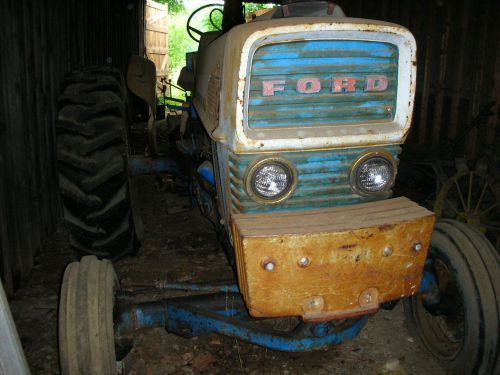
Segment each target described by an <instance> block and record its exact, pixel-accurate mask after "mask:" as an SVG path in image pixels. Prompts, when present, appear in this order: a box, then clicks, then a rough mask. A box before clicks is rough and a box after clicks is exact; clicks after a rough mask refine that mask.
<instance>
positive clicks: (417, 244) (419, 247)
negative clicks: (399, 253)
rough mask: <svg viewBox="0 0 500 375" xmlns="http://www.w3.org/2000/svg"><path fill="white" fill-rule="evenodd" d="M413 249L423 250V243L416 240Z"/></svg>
mask: <svg viewBox="0 0 500 375" xmlns="http://www.w3.org/2000/svg"><path fill="white" fill-rule="evenodd" d="M413 250H414V251H417V252H419V251H420V250H422V244H421V243H420V242H415V243H414V244H413Z"/></svg>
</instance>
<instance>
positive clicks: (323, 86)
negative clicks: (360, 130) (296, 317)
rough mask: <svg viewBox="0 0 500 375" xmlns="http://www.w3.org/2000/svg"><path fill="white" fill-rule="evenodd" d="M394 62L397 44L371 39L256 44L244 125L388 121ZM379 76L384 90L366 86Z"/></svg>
mask: <svg viewBox="0 0 500 375" xmlns="http://www.w3.org/2000/svg"><path fill="white" fill-rule="evenodd" d="M397 62H398V50H397V47H396V46H394V45H392V44H389V43H382V42H374V41H369V42H368V41H354V40H319V41H302V42H289V43H278V44H271V45H266V46H263V47H260V48H259V49H257V51H256V52H255V54H254V57H253V60H252V68H251V78H250V82H251V87H250V95H249V97H250V103H249V108H248V116H249V126H250V127H251V128H255V129H259V128H270V127H271V128H278V127H293V126H318V125H334V124H347V123H359V122H368V121H384V122H385V121H392V120H393V118H394V112H395V107H396V90H397ZM380 77H382V78H383V79H384V87H383V90H381V89H380V88H382V87H379V88H377V87H371V88H370V87H367V82H368V80H373V83H374V84H375V83H379V82H380ZM385 80H387V81H385ZM374 84H373V85H372V86H374ZM385 84H387V86H385ZM266 85H268V86H269V89H270V90H268V92H266V90H265V86H266ZM336 86H338V87H336ZM351 90H353V91H352V92H351Z"/></svg>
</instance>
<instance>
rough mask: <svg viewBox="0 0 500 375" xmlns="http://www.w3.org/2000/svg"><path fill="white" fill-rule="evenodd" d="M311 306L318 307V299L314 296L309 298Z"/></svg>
mask: <svg viewBox="0 0 500 375" xmlns="http://www.w3.org/2000/svg"><path fill="white" fill-rule="evenodd" d="M311 306H312V307H318V306H319V301H318V300H317V299H316V298H315V299H312V300H311Z"/></svg>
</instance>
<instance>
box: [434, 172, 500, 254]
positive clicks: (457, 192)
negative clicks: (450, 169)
mask: <svg viewBox="0 0 500 375" xmlns="http://www.w3.org/2000/svg"><path fill="white" fill-rule="evenodd" d="M434 212H435V214H436V217H437V218H438V219H439V218H447V219H454V220H457V221H459V222H462V223H466V224H469V225H472V226H474V227H476V228H478V229H479V230H480V231H481V232H482V233H485V234H486V236H487V237H488V238H489V239H490V241H492V242H493V244H496V245H497V247H498V244H500V204H499V202H498V199H497V194H496V192H495V188H494V185H493V184H492V183H491V178H489V176H487V175H484V174H482V173H478V172H476V171H471V170H462V171H459V172H457V173H456V174H455V175H453V176H452V177H450V178H449V179H448V180H447V181H446V182H445V183H444V184H443V187H442V188H441V190H440V192H439V194H438V196H437V199H436V203H435V205H434Z"/></svg>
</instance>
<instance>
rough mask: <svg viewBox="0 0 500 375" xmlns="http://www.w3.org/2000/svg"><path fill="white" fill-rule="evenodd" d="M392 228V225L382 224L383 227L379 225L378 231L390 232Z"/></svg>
mask: <svg viewBox="0 0 500 375" xmlns="http://www.w3.org/2000/svg"><path fill="white" fill-rule="evenodd" d="M392 228H394V225H393V224H384V225H381V226H379V227H378V229H379V230H380V231H381V232H384V231H386V230H391V229H392Z"/></svg>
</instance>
